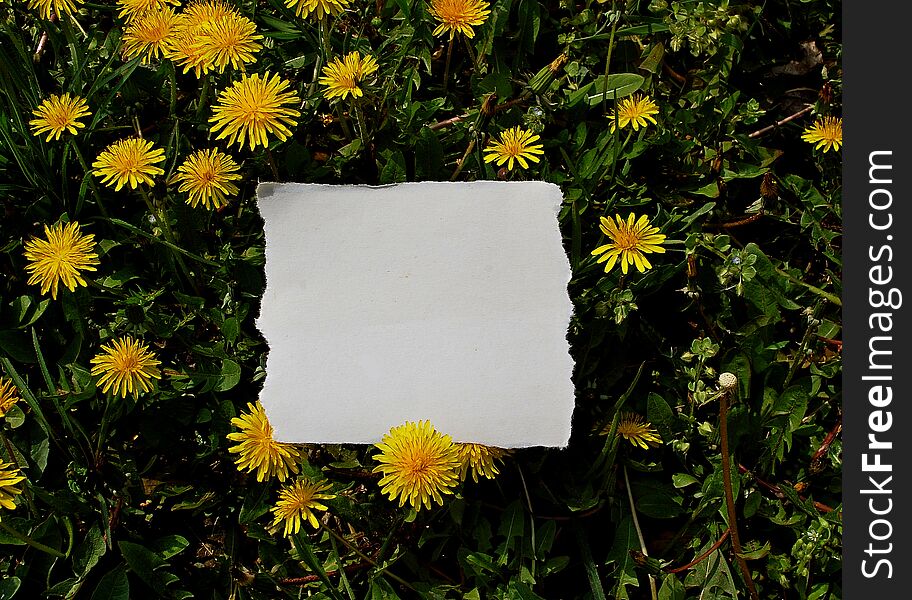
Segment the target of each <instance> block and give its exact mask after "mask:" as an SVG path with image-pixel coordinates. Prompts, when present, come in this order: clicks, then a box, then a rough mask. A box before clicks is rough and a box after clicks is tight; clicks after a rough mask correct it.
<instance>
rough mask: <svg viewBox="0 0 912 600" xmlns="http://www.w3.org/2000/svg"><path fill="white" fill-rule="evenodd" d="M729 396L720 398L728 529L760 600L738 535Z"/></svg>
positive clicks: (724, 394)
mask: <svg viewBox="0 0 912 600" xmlns="http://www.w3.org/2000/svg"><path fill="white" fill-rule="evenodd" d="M728 395H729V391H728V390H725V391H724V392H722V395H720V396H719V436H720V437H721V446H722V483H723V485H724V486H725V507H726V509H727V510H728V529H729V531H730V532H731V542H732V550H733V551H734V553H735V560H736V561H737V562H738V566H739V567H740V568H741V574H742V575H743V576H744V582H745V583H746V584H747V589H748V591H749V592H750V596H751V598H752V600H760V596H759V595H757V588H755V587H754V580H753V579H752V578H751V572H750V568H748V566H747V561H746V560H744V556H742V551H741V537H740V536H739V535H738V515H737V513H736V512H735V496H734V493H733V492H732V482H731V460H730V456H729V454H728Z"/></svg>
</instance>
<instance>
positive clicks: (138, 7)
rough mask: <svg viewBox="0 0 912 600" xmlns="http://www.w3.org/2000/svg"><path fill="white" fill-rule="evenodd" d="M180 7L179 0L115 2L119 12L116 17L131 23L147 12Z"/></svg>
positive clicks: (126, 0) (129, 0)
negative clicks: (168, 7) (170, 6)
mask: <svg viewBox="0 0 912 600" xmlns="http://www.w3.org/2000/svg"><path fill="white" fill-rule="evenodd" d="M169 4H170V5H172V6H180V1H179V0H117V8H118V9H119V12H118V13H117V16H119V17H122V18H123V19H125V20H126V21H127V23H129V22H131V21H132V20H133V19H136V18H137V17H141V16H143V15H144V14H146V13H147V12H152V11H156V10H162V9H163V8H166V7H167V6H168V5H169Z"/></svg>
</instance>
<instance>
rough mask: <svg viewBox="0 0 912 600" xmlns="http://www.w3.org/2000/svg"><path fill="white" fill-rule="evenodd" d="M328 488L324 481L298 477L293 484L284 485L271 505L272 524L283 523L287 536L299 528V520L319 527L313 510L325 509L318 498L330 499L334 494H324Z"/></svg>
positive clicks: (274, 525)
mask: <svg viewBox="0 0 912 600" xmlns="http://www.w3.org/2000/svg"><path fill="white" fill-rule="evenodd" d="M329 488H330V485H329V483H327V482H325V481H320V482H314V481H311V480H309V479H306V478H304V479H299V480H297V481H295V482H294V483H293V484H291V485H288V486H285V487H284V488H282V490H281V491H279V500H278V501H277V502H276V505H275V506H273V507H272V509H271V510H272V513H273V515H274V516H273V519H272V526H273V527H278V525H279V524H281V523H283V522H284V523H285V533H284V535H285V536H286V537H287V536H289V535H292V534H294V533H297V532H299V531H300V530H301V521H307V522H308V523H310V526H311V527H313V528H314V529H317V528H318V527H320V523H319V521H317V517H316V515H314V511H315V510H326V505H324V504H323V503H321V502H320V500H332V499H333V498H335V497H336V495H335V494H324V493H323V492H325V491H326V490H328V489H329Z"/></svg>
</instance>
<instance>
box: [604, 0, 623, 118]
mask: <svg viewBox="0 0 912 600" xmlns="http://www.w3.org/2000/svg"><path fill="white" fill-rule="evenodd" d="M611 13H612V14H614V2H612V3H611ZM620 20H621V15H620V13H618V15H617V16H616V17H615V19H614V22H612V23H611V34H610V35H609V36H608V55H607V56H606V57H605V81H604V82H603V84H602V110H607V109H608V74H609V73H610V72H611V53H612V51H613V50H614V31H615V30H616V29H617V24H618V21H620Z"/></svg>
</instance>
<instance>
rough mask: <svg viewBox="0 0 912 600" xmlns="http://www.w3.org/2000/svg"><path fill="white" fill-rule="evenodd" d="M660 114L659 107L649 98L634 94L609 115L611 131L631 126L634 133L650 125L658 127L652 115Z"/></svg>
mask: <svg viewBox="0 0 912 600" xmlns="http://www.w3.org/2000/svg"><path fill="white" fill-rule="evenodd" d="M657 114H659V107H658V106H656V104H655V102H653V101H652V100H650V99H649V97H648V96H643V95H642V94H634V95H633V96H630V97H628V98H624V99H623V100H621V101H620V103H619V104H618V107H617V111H611V112H610V113H608V120H609V121H610V122H611V124H610V128H611V131H614V129H615V127H620V128H622V129H623V128H624V127H627V126H628V125H630V126H631V127H633V130H634V131H637V130H639V128H640V127H646V126H647V125H648V124H649V123H652V124H653V125H657V123H656V120H655V118H654V117H653V116H652V115H657Z"/></svg>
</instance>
